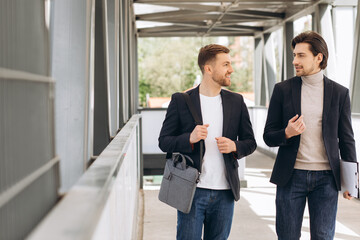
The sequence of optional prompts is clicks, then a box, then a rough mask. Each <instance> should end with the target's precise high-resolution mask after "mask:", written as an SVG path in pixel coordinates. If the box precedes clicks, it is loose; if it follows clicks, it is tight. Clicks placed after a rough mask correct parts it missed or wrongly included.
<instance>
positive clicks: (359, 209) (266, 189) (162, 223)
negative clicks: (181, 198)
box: [143, 152, 360, 240]
mask: <svg viewBox="0 0 360 240" xmlns="http://www.w3.org/2000/svg"><path fill="white" fill-rule="evenodd" d="M273 163H274V160H273V159H271V158H269V157H267V156H266V155H264V154H262V153H259V152H255V153H254V154H252V155H251V156H249V157H248V158H247V160H246V170H245V178H246V180H247V184H248V187H247V188H242V189H241V193H240V195H241V198H240V200H239V201H238V202H236V204H235V212H234V219H233V224H232V229H231V233H230V237H229V240H239V239H244V240H271V239H276V234H275V185H273V184H271V183H269V177H270V174H271V169H272V165H273ZM158 189H159V186H145V187H144V200H145V203H144V205H145V211H144V212H145V214H144V225H143V240H170V239H175V236H176V210H174V209H173V208H171V207H168V206H167V205H166V204H164V203H162V202H160V201H159V200H158V198H157V196H158V192H159V191H158ZM307 239H310V234H309V217H308V213H307V210H305V215H304V221H303V228H302V237H301V240H307ZM335 240H360V200H358V199H353V200H350V201H348V200H345V199H343V198H342V196H339V206H338V215H337V222H336V235H335Z"/></svg>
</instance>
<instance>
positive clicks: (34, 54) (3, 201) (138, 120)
mask: <svg viewBox="0 0 360 240" xmlns="http://www.w3.org/2000/svg"><path fill="white" fill-rule="evenodd" d="M358 12H360V5H359V4H358V1H356V0H341V1H340V0H300V1H294V0H285V1H273V0H270V1H262V0H253V1H244V0H224V1H216V0H200V1H199V0H186V1H180V0H130V1H125V0H124V1H123V0H79V1H71V0H63V1H49V0H28V1H26V2H24V1H19V0H2V1H0V16H1V21H0V30H1V31H0V32H1V33H2V34H0V99H1V100H0V239H6V240H8V239H9V240H11V239H36V240H38V239H61V240H63V239H86V240H87V239H125V240H127V239H174V238H175V227H176V215H175V214H176V212H175V210H173V209H171V208H169V207H167V206H166V205H164V204H163V203H161V202H159V201H158V200H157V193H158V188H159V185H158V184H159V178H158V177H149V176H152V175H160V174H161V173H162V168H163V164H164V154H163V153H162V152H161V151H160V150H159V149H158V147H157V137H158V134H159V130H160V127H161V124H162V121H163V119H164V116H165V113H166V109H164V108H157V109H148V108H140V107H139V103H138V101H139V100H138V98H139V82H138V68H137V64H138V54H137V47H138V39H139V38H143V37H177V38H179V39H181V38H182V37H189V36H199V37H203V38H205V37H208V36H250V37H253V38H254V46H253V47H254V73H253V78H254V94H255V101H254V106H251V107H249V113H250V118H251V121H252V124H253V128H254V133H255V137H256V141H257V143H258V148H257V151H256V152H255V153H254V154H252V155H251V156H249V157H247V158H246V159H239V165H240V169H239V175H240V178H241V184H242V190H241V199H240V201H239V202H237V203H236V207H235V216H234V222H233V228H232V232H231V236H230V239H254V240H256V239H259V240H260V239H261V240H262V239H276V235H275V232H274V221H275V210H274V206H275V203H274V193H275V186H274V185H272V184H270V183H269V182H268V180H269V176H270V174H271V168H272V165H273V163H274V156H275V155H276V151H277V149H276V148H269V147H267V146H266V145H265V144H264V142H263V140H262V133H263V129H264V124H265V119H266V116H267V106H268V103H269V99H270V97H271V94H272V90H273V87H274V85H275V84H276V82H278V81H282V80H284V79H287V78H289V77H292V76H293V75H294V69H293V67H292V64H291V61H292V51H291V48H290V44H289V43H290V41H291V39H292V38H293V37H294V35H295V34H296V32H297V31H298V29H297V28H296V26H298V25H299V24H296V23H298V21H299V19H302V18H304V17H305V18H309V19H311V26H307V27H308V28H310V29H313V30H315V31H318V32H319V33H321V34H322V36H324V39H325V40H326V41H327V43H328V47H329V52H330V61H329V63H328V68H327V69H326V71H325V74H326V75H327V76H328V77H330V78H331V79H335V80H336V81H338V82H339V83H340V84H342V85H344V86H346V87H348V88H349V90H350V96H351V104H352V106H351V107H352V123H353V129H354V133H355V140H356V148H357V150H358V151H357V156H358V159H359V157H360V155H359V151H360V78H359V75H360V53H359V47H360V46H359V45H360V31H359V30H360V29H359V26H360V15H359V14H357V13H358ZM275 34H276V35H278V36H281V37H280V39H281V41H279V42H276V41H275V40H274V37H273V36H274V35H275ZM277 39H279V38H277ZM275 55H276V56H280V58H279V59H280V61H277V60H276V59H275ZM144 179H145V180H144ZM359 226H360V201H359V200H357V199H353V200H351V201H345V200H343V199H340V201H339V214H338V219H337V228H336V239H339V240H340V239H355V240H356V239H360V230H359ZM302 239H309V225H308V215H306V214H305V216H304V224H303V231H302Z"/></svg>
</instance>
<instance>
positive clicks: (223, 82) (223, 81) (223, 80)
mask: <svg viewBox="0 0 360 240" xmlns="http://www.w3.org/2000/svg"><path fill="white" fill-rule="evenodd" d="M212 80H213V81H214V82H216V83H217V84H219V85H220V86H222V87H228V86H230V85H231V81H230V78H227V77H226V76H221V75H220V74H219V75H218V74H215V75H214V76H213V77H212Z"/></svg>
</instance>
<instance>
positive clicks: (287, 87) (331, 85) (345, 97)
mask: <svg viewBox="0 0 360 240" xmlns="http://www.w3.org/2000/svg"><path fill="white" fill-rule="evenodd" d="M301 84H302V80H301V78H300V77H294V78H291V79H289V80H286V81H284V82H281V83H277V84H276V85H275V88H274V91H273V94H272V97H271V100H270V105H269V109H268V116H267V120H266V124H265V130H264V135H263V138H264V141H265V143H266V144H267V145H268V146H270V147H276V146H279V151H278V154H277V157H276V161H275V165H274V168H273V172H272V176H271V179H270V181H271V182H272V183H275V184H277V185H279V186H284V185H286V183H287V182H288V181H289V179H290V177H291V175H292V171H293V169H294V165H295V160H296V156H297V152H298V148H299V144H300V136H301V135H298V136H294V137H292V138H290V139H287V140H286V138H285V128H286V126H287V124H288V121H289V119H290V118H292V117H293V116H295V115H296V114H299V116H300V115H301V107H300V103H301ZM315 104H316V103H315ZM305 131H306V130H305ZM322 134H323V139H324V145H325V149H326V154H327V157H328V159H329V163H330V167H331V170H332V173H333V175H334V178H335V181H336V185H337V188H338V190H340V188H341V184H340V156H339V151H340V154H341V158H342V159H343V160H345V161H349V162H356V151H355V140H354V133H353V129H352V126H351V110H350V98H349V90H348V89H347V88H345V87H343V86H341V85H340V84H338V83H336V82H334V81H332V80H330V79H328V78H327V77H325V76H324V106H323V117H322Z"/></svg>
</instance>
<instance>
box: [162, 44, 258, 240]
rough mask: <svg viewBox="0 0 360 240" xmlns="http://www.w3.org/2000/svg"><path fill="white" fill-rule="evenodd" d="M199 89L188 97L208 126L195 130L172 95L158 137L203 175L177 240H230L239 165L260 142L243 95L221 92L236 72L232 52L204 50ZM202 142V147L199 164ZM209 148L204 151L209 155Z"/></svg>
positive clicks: (181, 217) (182, 218) (213, 47)
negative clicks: (188, 157) (181, 154)
mask: <svg viewBox="0 0 360 240" xmlns="http://www.w3.org/2000/svg"><path fill="white" fill-rule="evenodd" d="M198 64H199V67H200V69H201V71H202V73H203V79H202V82H201V84H200V85H199V86H198V87H196V88H194V89H192V90H190V91H188V92H187V94H189V95H190V98H191V100H192V103H193V104H194V107H195V109H196V111H197V114H198V115H199V116H200V118H201V120H202V122H203V123H204V124H201V125H196V124H195V121H194V119H193V117H192V115H191V112H190V111H189V109H188V107H187V105H186V101H185V99H184V97H183V96H182V95H181V93H175V94H173V95H172V98H171V102H170V104H169V107H168V110H167V113H166V117H165V120H164V122H163V126H162V129H161V132H160V136H159V147H160V149H161V150H162V151H164V152H168V153H173V152H180V153H183V154H186V155H188V156H190V157H191V158H192V159H193V161H194V167H196V168H197V169H198V170H199V171H200V172H201V174H200V181H199V183H198V185H197V188H196V191H195V196H194V200H193V203H192V206H191V210H190V212H189V213H188V214H185V213H182V212H180V211H178V221H177V239H183V240H191V239H194V240H200V239H201V235H202V227H203V225H204V237H203V239H205V240H210V239H227V238H228V236H229V234H230V229H231V223H232V216H233V210H234V199H235V200H239V197H240V196H239V195H240V192H239V191H240V182H239V175H238V167H239V165H238V161H237V159H240V158H242V157H245V156H247V155H249V154H251V153H252V152H253V151H254V150H255V148H256V142H255V139H254V134H253V130H252V126H251V122H250V119H249V113H248V110H247V107H246V105H245V103H244V99H243V97H242V96H241V95H240V94H237V93H233V92H230V91H227V90H224V89H222V86H229V85H230V83H231V82H230V75H231V73H232V72H233V68H232V66H231V60H230V55H229V49H228V48H226V47H224V46H221V45H217V44H211V45H207V46H205V47H203V48H201V49H200V52H199V56H198ZM200 141H204V145H203V146H204V149H203V153H204V155H203V158H202V161H200V159H201V157H200ZM205 148H206V151H205Z"/></svg>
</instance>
